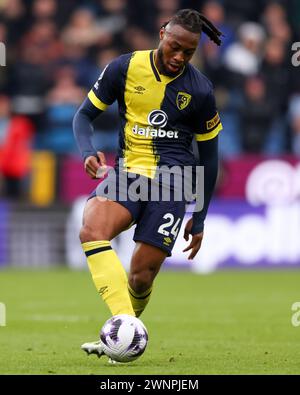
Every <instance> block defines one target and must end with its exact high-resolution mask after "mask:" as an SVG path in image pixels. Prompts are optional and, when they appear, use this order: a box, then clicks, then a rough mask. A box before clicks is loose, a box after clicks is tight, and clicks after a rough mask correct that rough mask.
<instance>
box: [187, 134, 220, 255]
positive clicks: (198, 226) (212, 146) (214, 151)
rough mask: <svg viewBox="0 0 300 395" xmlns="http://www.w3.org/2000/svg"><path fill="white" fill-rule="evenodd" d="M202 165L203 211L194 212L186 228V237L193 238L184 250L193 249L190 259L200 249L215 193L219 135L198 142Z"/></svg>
mask: <svg viewBox="0 0 300 395" xmlns="http://www.w3.org/2000/svg"><path fill="white" fill-rule="evenodd" d="M197 145H198V151H199V157H200V163H199V165H200V166H203V168H204V191H203V193H204V203H203V208H202V210H201V211H197V212H194V214H193V217H192V218H191V219H190V220H189V221H188V222H187V224H186V226H185V229H184V238H185V240H186V241H188V240H189V236H190V235H192V240H191V242H190V244H189V245H188V247H187V248H185V249H184V251H188V250H192V251H191V253H190V255H189V257H188V259H193V258H194V257H195V255H196V254H197V252H198V251H199V249H200V247H201V243H202V239H203V231H204V221H205V218H206V214H207V211H208V207H209V203H210V201H211V197H212V195H213V191H214V188H215V184H216V179H217V175H218V162H219V161H218V136H216V137H214V138H213V139H212V140H207V141H202V142H198V144H197Z"/></svg>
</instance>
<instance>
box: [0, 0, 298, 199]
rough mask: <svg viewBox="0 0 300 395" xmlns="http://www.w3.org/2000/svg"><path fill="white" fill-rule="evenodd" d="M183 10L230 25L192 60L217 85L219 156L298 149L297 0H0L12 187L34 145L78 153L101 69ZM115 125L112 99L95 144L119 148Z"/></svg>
mask: <svg viewBox="0 0 300 395" xmlns="http://www.w3.org/2000/svg"><path fill="white" fill-rule="evenodd" d="M180 8H195V9H197V10H199V11H201V12H203V13H204V14H205V15H206V16H207V18H209V19H210V20H211V21H212V22H213V23H214V24H215V25H216V26H217V27H218V28H219V29H220V30H221V31H222V32H223V33H224V40H223V45H222V46H221V47H217V46H216V45H215V44H213V43H212V42H211V41H210V40H209V39H208V38H207V37H206V36H205V35H203V36H202V39H201V42H200V43H199V49H198V51H197V53H196V54H195V56H194V58H193V60H192V63H193V64H194V65H195V66H196V67H198V68H199V69H200V70H201V71H202V72H203V73H204V74H205V75H207V76H208V77H209V78H210V79H211V80H212V82H213V84H214V86H215V95H216V98H217V103H218V108H219V110H220V114H221V118H222V121H223V126H224V132H222V133H221V137H220V140H221V143H220V153H221V155H222V157H224V158H232V157H234V156H238V155H241V154H245V153H255V154H264V155H282V154H286V153H292V154H294V155H296V156H300V66H299V67H295V66H293V65H292V61H291V58H292V56H293V51H292V49H291V47H292V43H293V42H296V41H300V2H299V1H298V0H282V1H269V0H256V1H253V0H243V1H240V2H238V1H234V0H220V1H216V0H206V1H203V0H202V1H201V0H199V1H197V0H139V1H137V0H136V1H134V0H61V1H58V0H26V1H25V0H0V42H2V43H5V46H6V66H1V67H0V171H1V173H2V174H4V176H5V179H6V181H7V182H6V188H7V190H8V192H9V193H16V191H14V188H16V183H14V182H10V181H11V180H12V181H14V180H15V178H16V177H22V176H23V175H24V174H25V173H26V171H28V168H27V167H28V166H29V159H28V158H29V157H30V152H31V150H32V149H34V150H49V151H51V152H54V153H55V154H56V155H57V156H59V155H62V156H64V155H66V154H71V155H79V154H78V151H77V148H76V145H75V141H74V138H73V134H72V118H73V115H74V113H75V111H76V109H77V107H78V105H79V104H80V103H81V102H82V100H83V99H84V97H85V95H86V93H87V92H88V90H89V89H90V88H91V86H92V85H93V84H94V82H95V81H96V80H97V78H98V76H99V74H100V72H101V70H102V69H103V68H104V67H105V65H106V64H107V63H108V62H109V61H110V60H112V59H113V58H115V57H116V56H118V55H120V54H122V53H126V52H130V51H133V50H142V49H150V48H156V47H157V44H158V31H159V28H160V26H161V25H162V24H163V23H164V22H165V21H167V20H168V19H169V18H170V17H171V16H172V15H173V14H174V13H175V12H176V11H177V10H178V9H180ZM118 125H119V121H118V113H117V107H116V104H114V105H112V106H111V107H109V109H108V110H107V111H106V112H105V114H103V115H102V116H101V117H99V118H98V119H97V120H96V122H95V134H94V144H95V146H96V147H97V148H98V149H101V150H104V151H106V152H114V151H115V150H116V147H117V139H118Z"/></svg>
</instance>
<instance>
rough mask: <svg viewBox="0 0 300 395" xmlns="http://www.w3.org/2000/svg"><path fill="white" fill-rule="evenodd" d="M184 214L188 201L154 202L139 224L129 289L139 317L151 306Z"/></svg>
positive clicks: (148, 205)
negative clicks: (155, 289)
mask: <svg viewBox="0 0 300 395" xmlns="http://www.w3.org/2000/svg"><path fill="white" fill-rule="evenodd" d="M184 213H185V202H184V201H160V202H157V201H150V202H147V205H146V207H145V208H144V211H143V215H142V217H141V218H140V219H139V221H138V224H137V227H136V230H135V234H134V241H135V242H136V243H137V245H136V249H135V251H134V254H133V257H132V261H131V270H130V274H129V286H128V291H129V295H130V298H131V303H132V306H133V309H134V311H135V313H136V315H137V316H139V315H140V314H141V313H142V312H143V310H144V309H145V307H146V305H147V303H148V302H149V299H150V296H151V292H152V283H153V280H154V278H155V276H156V275H157V273H158V272H159V269H160V267H161V265H162V263H163V261H164V260H165V258H166V257H167V256H170V255H171V252H172V249H173V247H174V244H175V241H176V238H177V236H178V233H179V229H180V226H181V223H182V220H183V217H184Z"/></svg>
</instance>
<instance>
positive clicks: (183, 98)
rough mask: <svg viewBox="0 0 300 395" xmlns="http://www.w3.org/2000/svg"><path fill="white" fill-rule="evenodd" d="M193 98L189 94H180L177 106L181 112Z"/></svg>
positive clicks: (177, 98)
mask: <svg viewBox="0 0 300 395" xmlns="http://www.w3.org/2000/svg"><path fill="white" fill-rule="evenodd" d="M191 98H192V96H191V95H190V94H189V93H185V92H178V93H177V97H176V104H177V107H178V108H179V110H183V109H185V108H186V107H187V106H188V105H189V104H190V101H191Z"/></svg>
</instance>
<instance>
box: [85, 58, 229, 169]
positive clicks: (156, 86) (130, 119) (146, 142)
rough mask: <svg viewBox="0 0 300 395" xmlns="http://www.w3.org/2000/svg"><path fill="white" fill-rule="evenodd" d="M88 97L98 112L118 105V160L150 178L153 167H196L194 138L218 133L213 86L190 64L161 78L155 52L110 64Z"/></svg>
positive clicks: (218, 119)
mask: <svg viewBox="0 0 300 395" xmlns="http://www.w3.org/2000/svg"><path fill="white" fill-rule="evenodd" d="M88 98H89V100H90V101H91V102H92V104H93V105H94V106H95V107H97V108H98V109H99V110H102V111H105V109H106V108H107V106H109V105H110V104H112V103H113V102H114V101H115V100H118V104H119V113H120V120H121V131H120V141H119V152H118V158H123V159H124V165H125V167H126V169H127V170H128V171H132V172H135V173H138V174H143V175H146V176H148V177H152V176H153V169H155V168H156V166H162V165H167V166H174V165H194V164H195V158H194V155H193V152H192V144H191V143H192V139H193V137H194V135H195V138H196V140H197V141H205V140H209V139H212V138H214V137H215V136H217V134H218V133H219V132H220V130H221V129H222V124H221V121H220V117H219V114H218V112H217V109H216V104H215V98H214V94H213V89H212V84H211V82H210V81H209V80H208V79H207V78H206V77H205V76H204V75H203V74H202V73H201V72H200V71H199V70H197V69H196V68H195V67H193V66H192V65H190V64H188V65H186V66H185V68H184V69H183V70H182V72H181V73H180V74H178V75H177V76H176V77H168V76H165V75H162V74H160V73H159V71H158V69H157V68H156V66H155V62H154V51H153V50H149V51H136V52H133V53H130V54H126V55H122V56H120V57H118V58H117V59H115V60H114V61H112V62H111V63H110V64H109V65H108V66H107V67H106V68H105V69H104V70H103V72H102V73H101V75H100V77H99V79H98V81H97V82H96V84H95V85H94V87H93V88H92V89H91V91H90V92H89V94H88Z"/></svg>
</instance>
